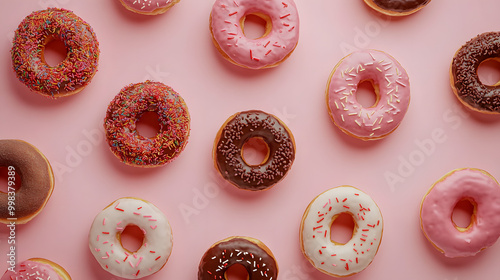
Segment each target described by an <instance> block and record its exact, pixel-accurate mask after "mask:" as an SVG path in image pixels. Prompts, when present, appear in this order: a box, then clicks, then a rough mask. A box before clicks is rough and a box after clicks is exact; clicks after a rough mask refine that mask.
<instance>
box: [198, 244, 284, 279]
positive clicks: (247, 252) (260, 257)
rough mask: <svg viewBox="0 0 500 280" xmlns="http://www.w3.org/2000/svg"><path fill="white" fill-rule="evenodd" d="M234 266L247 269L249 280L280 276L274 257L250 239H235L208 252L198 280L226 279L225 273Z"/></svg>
mask: <svg viewBox="0 0 500 280" xmlns="http://www.w3.org/2000/svg"><path fill="white" fill-rule="evenodd" d="M234 264H241V265H242V266H244V267H245V269H246V270H247V272H248V280H256V279H273V280H275V279H277V276H278V267H277V264H276V261H275V259H274V257H273V256H272V255H270V254H269V253H267V252H266V251H265V250H264V249H262V248H261V247H259V246H258V245H257V244H256V243H254V242H251V241H250V240H248V239H245V238H240V237H233V238H230V239H228V240H224V241H221V242H220V243H217V244H215V245H214V246H212V247H211V248H210V249H208V250H207V252H206V253H205V255H203V258H202V259H201V261H200V266H199V269H198V280H205V279H206V280H213V279H226V277H225V273H226V272H227V270H228V269H229V267H231V266H232V265H234Z"/></svg>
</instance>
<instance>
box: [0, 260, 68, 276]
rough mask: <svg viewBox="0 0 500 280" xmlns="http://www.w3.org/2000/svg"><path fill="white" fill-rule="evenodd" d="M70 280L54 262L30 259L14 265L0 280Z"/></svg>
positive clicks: (64, 271)
mask: <svg viewBox="0 0 500 280" xmlns="http://www.w3.org/2000/svg"><path fill="white" fill-rule="evenodd" d="M14 279H15V280H17V279H23V280H29V279H33V280H71V276H69V273H68V272H67V271H66V270H65V269H64V268H63V267H62V266H60V265H58V264H57V263H55V262H52V261H49V260H46V259H42V258H32V259H28V260H26V261H23V262H21V263H19V264H17V265H16V269H15V270H14V271H11V270H7V271H6V272H5V274H4V275H3V276H2V278H0V280H14Z"/></svg>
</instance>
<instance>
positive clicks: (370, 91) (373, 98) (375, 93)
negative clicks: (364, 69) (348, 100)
mask: <svg viewBox="0 0 500 280" xmlns="http://www.w3.org/2000/svg"><path fill="white" fill-rule="evenodd" d="M356 100H357V101H358V103H359V104H361V106H363V108H370V107H374V106H375V105H377V103H378V100H379V90H378V86H377V85H375V84H374V83H373V81H372V80H364V81H361V82H360V83H359V84H358V89H357V90H356Z"/></svg>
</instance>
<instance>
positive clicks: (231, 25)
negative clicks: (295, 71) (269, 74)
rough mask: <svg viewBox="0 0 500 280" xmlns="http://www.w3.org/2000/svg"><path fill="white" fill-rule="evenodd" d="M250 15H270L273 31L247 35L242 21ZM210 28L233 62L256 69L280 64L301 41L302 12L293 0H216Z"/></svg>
mask: <svg viewBox="0 0 500 280" xmlns="http://www.w3.org/2000/svg"><path fill="white" fill-rule="evenodd" d="M249 14H264V15H267V16H268V17H269V18H270V21H271V25H272V26H271V31H270V32H269V34H267V35H266V36H263V37H261V38H257V39H248V38H246V37H245V35H244V34H243V29H242V27H241V22H240V20H241V19H242V18H243V17H245V16H247V15H249ZM210 28H211V30H212V34H213V37H214V39H215V41H216V43H217V45H218V47H219V48H220V49H221V50H222V51H223V52H224V53H225V54H226V55H227V56H228V57H229V60H230V61H232V62H233V63H235V64H237V65H240V66H243V67H247V68H252V69H259V68H266V67H273V66H276V65H277V64H278V63H279V62H280V61H282V60H283V59H285V58H286V57H287V56H288V55H289V54H290V53H291V52H292V51H293V50H294V49H295V46H296V45H297V43H298V41H299V15H298V12H297V7H296V6H295V3H294V2H293V0H216V1H215V3H214V5H213V8H212V13H211V27H210Z"/></svg>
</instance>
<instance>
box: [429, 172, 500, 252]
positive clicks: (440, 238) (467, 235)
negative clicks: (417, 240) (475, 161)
mask: <svg viewBox="0 0 500 280" xmlns="http://www.w3.org/2000/svg"><path fill="white" fill-rule="evenodd" d="M462 200H469V201H470V202H471V204H472V205H473V206H474V210H473V214H472V217H471V223H470V225H469V226H468V227H466V228H461V227H458V226H457V225H455V223H454V222H453V221H452V220H451V216H452V214H453V209H454V208H455V205H456V204H457V203H458V202H459V201H462ZM498 213H500V185H499V184H498V182H497V181H496V180H495V178H493V177H492V176H491V175H490V174H489V173H487V172H486V171H484V170H480V169H474V168H463V169H456V170H453V171H451V172H449V173H447V174H446V175H444V176H443V177H442V178H441V179H439V180H438V181H437V182H436V183H434V185H433V186H432V187H431V189H430V190H429V191H428V193H427V194H426V195H425V196H424V199H423V201H422V204H421V208H420V222H421V226H422V231H423V232H424V234H425V236H426V237H427V239H428V240H429V241H430V242H431V243H432V244H433V245H434V247H436V249H438V250H439V251H441V252H442V253H444V255H445V256H447V257H450V258H454V257H467V256H474V255H475V254H477V253H478V252H480V251H481V250H483V249H485V248H487V247H489V246H491V245H493V244H494V243H495V242H496V241H497V239H498V237H499V236H500V215H498Z"/></svg>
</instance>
